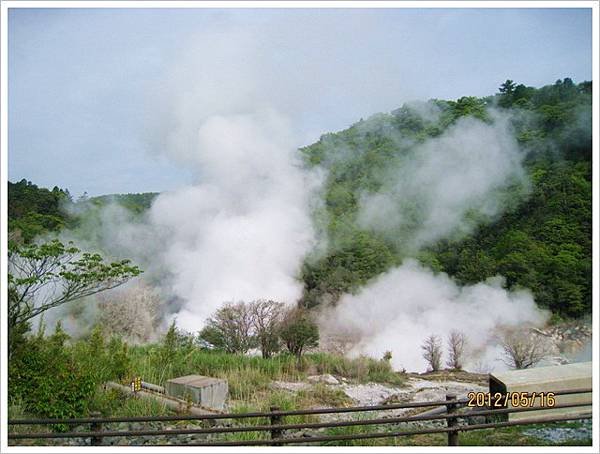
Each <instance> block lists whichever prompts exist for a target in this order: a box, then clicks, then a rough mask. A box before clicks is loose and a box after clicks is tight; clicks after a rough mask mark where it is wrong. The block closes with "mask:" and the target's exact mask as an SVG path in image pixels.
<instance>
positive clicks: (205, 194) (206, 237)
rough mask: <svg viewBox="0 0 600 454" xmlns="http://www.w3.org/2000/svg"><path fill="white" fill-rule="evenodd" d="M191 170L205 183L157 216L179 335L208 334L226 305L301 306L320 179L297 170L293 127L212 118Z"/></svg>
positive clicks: (267, 120) (272, 118) (166, 201)
mask: <svg viewBox="0 0 600 454" xmlns="http://www.w3.org/2000/svg"><path fill="white" fill-rule="evenodd" d="M190 161H193V162H194V163H195V165H196V166H197V169H198V171H199V172H200V173H201V181H202V182H201V183H200V184H197V185H195V186H191V187H187V188H183V189H181V190H178V191H175V192H172V193H165V194H161V195H160V196H159V197H158V198H157V200H156V201H155V202H154V204H153V206H152V209H151V211H150V215H149V221H150V223H151V225H152V226H153V227H155V228H158V230H159V231H162V232H163V235H166V238H168V241H166V242H165V243H164V244H163V247H164V249H163V250H161V251H159V252H158V259H159V260H160V261H161V265H162V267H163V269H164V270H168V271H169V275H170V276H171V278H172V280H171V290H172V292H173V293H174V294H175V295H176V296H177V297H179V298H180V299H181V300H182V301H183V307H182V309H181V311H180V312H179V313H178V314H177V320H178V325H180V326H181V327H182V328H184V329H188V330H193V331H195V330H197V329H199V328H200V327H202V325H203V322H204V319H205V318H207V317H208V316H210V315H211V314H212V312H214V311H215V310H216V309H217V308H218V307H219V306H220V305H221V304H223V302H225V301H234V300H235V301H237V300H246V301H248V300H253V299H257V298H271V299H275V300H278V301H284V302H288V303H293V302H295V301H296V300H297V299H298V298H299V297H300V295H301V292H302V285H301V283H300V282H299V281H297V280H296V276H297V275H298V271H299V267H300V265H301V263H302V259H303V257H304V254H305V253H306V252H307V251H308V250H309V249H310V248H311V246H312V244H313V230H312V223H311V219H310V213H309V209H308V207H309V197H310V195H311V187H315V186H316V184H317V183H318V179H317V178H316V177H315V176H313V175H311V174H307V173H305V172H303V171H302V170H301V169H300V167H299V163H298V162H296V159H295V157H294V147H293V145H292V143H291V140H290V135H289V127H288V126H287V124H286V123H285V121H284V120H282V118H281V117H280V116H279V115H277V114H276V113H275V112H273V111H264V112H260V113H256V114H249V115H233V116H215V117H211V118H209V119H208V120H206V121H205V122H204V123H203V124H202V126H201V127H200V130H199V133H198V143H197V152H196V153H194V154H193V156H190Z"/></svg>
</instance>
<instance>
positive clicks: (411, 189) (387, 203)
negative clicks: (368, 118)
mask: <svg viewBox="0 0 600 454" xmlns="http://www.w3.org/2000/svg"><path fill="white" fill-rule="evenodd" d="M490 114H491V118H492V121H493V122H492V123H485V122H483V121H480V120H478V119H475V118H473V117H463V118H461V119H459V120H458V121H457V122H456V124H454V125H453V126H451V127H450V128H449V129H448V130H447V131H446V132H445V133H444V134H443V135H442V136H440V137H438V138H434V139H430V140H427V141H426V142H424V143H423V144H421V145H419V146H416V147H414V149H413V150H412V151H411V152H410V153H408V154H407V156H404V157H402V159H401V160H400V162H399V163H398V165H396V166H392V168H391V169H389V170H388V171H387V172H386V173H385V174H384V175H383V176H382V183H383V186H382V188H381V189H380V190H379V191H378V192H377V193H374V194H372V193H368V194H364V195H363V197H362V198H361V200H360V211H359V217H358V221H359V224H360V225H362V226H363V227H365V228H368V229H371V230H374V231H377V232H381V233H384V234H386V235H387V236H389V237H390V238H392V240H395V241H396V242H398V241H400V242H401V243H402V245H404V246H408V248H409V249H411V250H412V251H413V252H414V251H416V250H418V249H420V248H421V247H423V246H426V245H429V244H432V243H434V242H435V241H437V240H440V239H443V238H448V237H450V236H453V235H454V236H457V235H464V234H467V233H469V232H471V231H472V229H473V228H474V227H475V226H476V225H478V224H479V223H481V222H482V220H489V219H492V218H493V217H494V216H496V215H498V214H500V213H501V212H502V211H503V210H504V208H505V205H506V203H507V201H506V200H504V198H505V197H506V195H505V193H503V190H506V188H507V187H508V186H509V185H514V187H515V188H520V189H525V188H526V187H527V178H526V174H525V171H524V169H523V167H522V165H521V162H522V158H523V154H522V153H521V152H520V150H519V147H518V145H517V142H516V140H515V138H514V135H513V134H511V132H510V122H509V117H508V116H506V115H500V114H498V113H495V112H493V111H490ZM514 192H515V191H514V188H513V191H512V194H511V197H515V193H514ZM399 231H402V232H403V234H402V237H401V238H393V237H392V235H394V234H396V233H397V232H399Z"/></svg>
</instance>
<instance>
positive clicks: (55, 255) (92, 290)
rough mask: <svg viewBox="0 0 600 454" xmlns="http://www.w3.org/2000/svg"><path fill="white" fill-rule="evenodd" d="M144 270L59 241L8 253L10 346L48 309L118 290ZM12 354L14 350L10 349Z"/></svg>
mask: <svg viewBox="0 0 600 454" xmlns="http://www.w3.org/2000/svg"><path fill="white" fill-rule="evenodd" d="M141 272H142V271H141V270H140V269H139V268H138V267H137V266H134V265H130V261H129V260H121V261H119V262H112V263H105V262H104V259H103V258H102V257H101V256H100V255H99V254H90V253H87V252H84V253H82V252H81V251H80V250H79V249H77V248H76V247H74V246H73V243H69V244H68V245H67V246H65V245H64V244H63V243H61V242H60V241H58V240H52V241H50V242H47V243H43V244H30V245H25V246H18V245H16V244H14V243H11V244H9V251H8V297H9V298H8V300H9V304H8V326H9V337H11V338H12V339H9V345H10V347H14V341H15V339H16V338H17V337H18V336H19V334H24V333H25V332H27V331H28V329H29V323H28V322H29V320H31V319H32V318H34V317H36V316H38V315H40V314H42V313H43V312H45V311H47V310H48V309H52V308H53V307H58V306H61V305H63V304H65V303H68V302H71V301H75V300H78V299H80V298H83V297H86V296H90V295H94V294H96V293H100V292H103V291H105V290H108V289H112V288H115V287H118V286H120V285H122V284H124V283H125V282H127V281H128V280H129V279H131V278H132V277H135V276H137V275H139V274H140V273H141ZM9 351H12V350H9Z"/></svg>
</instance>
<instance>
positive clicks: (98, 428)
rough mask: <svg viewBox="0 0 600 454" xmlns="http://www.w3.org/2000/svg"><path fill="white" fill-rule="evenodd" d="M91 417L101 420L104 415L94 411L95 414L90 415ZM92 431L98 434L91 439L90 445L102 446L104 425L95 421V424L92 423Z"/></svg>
mask: <svg viewBox="0 0 600 454" xmlns="http://www.w3.org/2000/svg"><path fill="white" fill-rule="evenodd" d="M90 416H91V417H92V418H99V417H101V416H102V414H101V413H99V412H97V411H94V412H91V413H90ZM90 429H91V430H92V432H96V433H97V435H94V436H93V437H92V438H91V443H90V444H91V445H92V446H100V445H102V423H101V422H98V421H94V422H92V423H91V425H90Z"/></svg>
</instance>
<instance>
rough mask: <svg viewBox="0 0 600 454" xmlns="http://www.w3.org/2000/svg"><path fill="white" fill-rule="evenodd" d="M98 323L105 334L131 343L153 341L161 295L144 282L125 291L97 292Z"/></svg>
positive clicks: (137, 283)
mask: <svg viewBox="0 0 600 454" xmlns="http://www.w3.org/2000/svg"><path fill="white" fill-rule="evenodd" d="M97 298H98V301H99V304H98V310H99V320H98V321H99V322H100V324H101V325H102V327H103V329H104V333H105V334H106V335H107V336H108V337H110V336H112V335H118V336H123V337H125V339H127V340H128V341H129V342H133V343H140V342H148V341H150V340H152V337H153V336H154V335H155V333H156V329H157V325H158V321H159V319H158V311H159V307H160V302H161V301H160V296H159V295H158V293H157V291H156V290H155V289H153V288H152V287H150V286H149V285H147V284H145V283H144V282H143V281H139V282H136V284H135V285H132V286H129V287H127V288H125V289H123V290H113V291H112V292H110V293H104V294H100V295H98V297H97Z"/></svg>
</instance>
